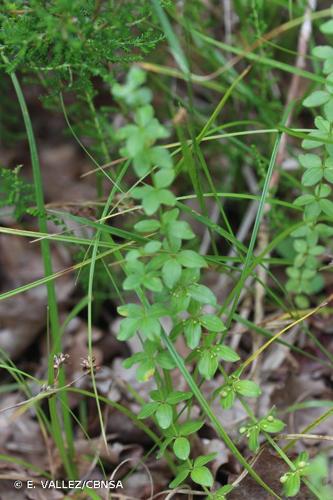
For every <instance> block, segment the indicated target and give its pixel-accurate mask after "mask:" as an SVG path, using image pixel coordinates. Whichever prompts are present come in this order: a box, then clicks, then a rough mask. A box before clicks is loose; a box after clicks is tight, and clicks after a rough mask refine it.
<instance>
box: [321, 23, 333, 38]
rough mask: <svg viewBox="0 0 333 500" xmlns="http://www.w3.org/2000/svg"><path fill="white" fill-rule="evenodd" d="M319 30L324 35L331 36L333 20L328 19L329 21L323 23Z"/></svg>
mask: <svg viewBox="0 0 333 500" xmlns="http://www.w3.org/2000/svg"><path fill="white" fill-rule="evenodd" d="M319 29H320V31H321V32H322V33H324V34H325V35H332V34H333V19H330V20H329V21H326V22H325V23H323V24H322V25H321V26H320V28H319Z"/></svg>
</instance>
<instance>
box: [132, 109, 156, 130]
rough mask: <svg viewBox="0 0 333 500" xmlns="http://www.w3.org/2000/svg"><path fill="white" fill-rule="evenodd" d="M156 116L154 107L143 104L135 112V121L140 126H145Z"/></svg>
mask: <svg viewBox="0 0 333 500" xmlns="http://www.w3.org/2000/svg"><path fill="white" fill-rule="evenodd" d="M153 117H154V108H153V107H152V106H151V105H150V104H148V105H146V106H141V107H140V108H139V109H138V110H137V111H136V113H135V121H136V122H137V124H138V125H139V126H140V127H145V126H146V125H148V123H149V122H150V121H151V120H152V119H153Z"/></svg>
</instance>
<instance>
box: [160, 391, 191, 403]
mask: <svg viewBox="0 0 333 500" xmlns="http://www.w3.org/2000/svg"><path fill="white" fill-rule="evenodd" d="M192 396H193V394H192V392H189V391H186V392H185V391H173V392H171V393H170V394H169V395H168V397H167V398H166V402H167V403H169V404H170V405H176V404H177V403H180V402H181V401H187V400H188V399H191V397H192Z"/></svg>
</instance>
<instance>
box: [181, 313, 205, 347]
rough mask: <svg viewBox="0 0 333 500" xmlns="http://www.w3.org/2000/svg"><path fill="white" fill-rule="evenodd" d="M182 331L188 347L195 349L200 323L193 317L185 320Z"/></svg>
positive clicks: (197, 342)
mask: <svg viewBox="0 0 333 500" xmlns="http://www.w3.org/2000/svg"><path fill="white" fill-rule="evenodd" d="M184 333H185V338H186V343H187V345H188V347H189V348H190V349H195V348H196V347H197V346H198V345H199V342H200V338H201V325H200V323H199V321H197V320H193V319H188V320H186V321H185V325H184Z"/></svg>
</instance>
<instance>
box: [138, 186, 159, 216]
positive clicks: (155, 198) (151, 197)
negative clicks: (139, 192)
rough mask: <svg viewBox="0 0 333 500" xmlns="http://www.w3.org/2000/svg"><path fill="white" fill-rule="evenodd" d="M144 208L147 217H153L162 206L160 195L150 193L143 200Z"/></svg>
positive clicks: (153, 192)
mask: <svg viewBox="0 0 333 500" xmlns="http://www.w3.org/2000/svg"><path fill="white" fill-rule="evenodd" d="M142 206H143V209H144V211H145V213H146V214H147V215H152V214H154V213H155V212H156V210H158V208H159V206H160V200H159V193H158V192H156V191H150V192H149V193H147V194H146V195H145V196H144V198H143V199H142Z"/></svg>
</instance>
